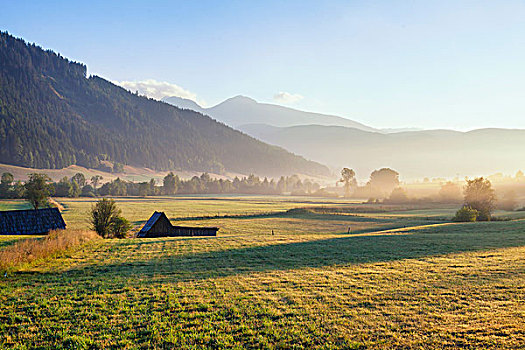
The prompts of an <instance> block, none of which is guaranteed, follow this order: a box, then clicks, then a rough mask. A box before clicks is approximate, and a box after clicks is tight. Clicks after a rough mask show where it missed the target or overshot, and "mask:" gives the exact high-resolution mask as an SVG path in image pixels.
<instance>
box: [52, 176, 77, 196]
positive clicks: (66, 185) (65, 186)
mask: <svg viewBox="0 0 525 350" xmlns="http://www.w3.org/2000/svg"><path fill="white" fill-rule="evenodd" d="M72 189H73V185H72V184H71V182H70V181H69V179H68V178H67V176H64V177H63V178H62V179H60V181H58V182H57V183H56V184H55V197H71V193H72Z"/></svg>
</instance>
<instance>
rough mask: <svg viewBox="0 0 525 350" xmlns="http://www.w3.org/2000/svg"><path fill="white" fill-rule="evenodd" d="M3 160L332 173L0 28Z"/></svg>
mask: <svg viewBox="0 0 525 350" xmlns="http://www.w3.org/2000/svg"><path fill="white" fill-rule="evenodd" d="M0 144H1V146H2V147H1V148H0V163H6V164H13V165H19V166H25V167H33V168H50V169H53V168H63V167H66V166H68V165H71V164H77V165H81V166H85V167H89V168H95V167H97V166H98V165H99V163H100V161H101V160H110V161H113V162H119V163H124V164H130V165H135V166H142V167H149V168H153V169H156V170H176V169H184V170H196V171H212V172H221V171H232V172H237V173H245V174H248V173H255V174H259V175H270V176H272V175H287V174H292V173H303V174H312V175H321V174H327V173H328V169H327V168H326V167H325V166H323V165H320V164H318V163H315V162H311V161H307V160H305V159H304V158H301V157H299V156H296V155H293V154H291V153H289V152H287V151H286V150H284V149H282V148H279V147H275V146H270V145H267V144H265V143H263V142H260V141H258V140H256V139H254V138H252V137H250V136H247V135H245V134H243V133H241V132H238V131H236V130H234V129H232V128H230V127H227V126H225V125H223V124H221V123H218V122H216V121H214V120H213V119H211V118H209V117H207V116H204V115H202V114H200V113H197V112H194V111H190V110H181V109H178V108H176V107H173V106H171V105H168V104H166V103H163V102H159V101H156V100H153V99H148V98H146V97H144V96H138V95H135V94H132V93H130V92H128V91H126V90H125V89H123V88H121V87H118V86H116V85H114V84H112V83H110V82H108V81H107V80H104V79H102V78H100V77H97V76H91V77H86V66H85V65H83V64H80V63H76V62H71V61H69V60H67V59H65V58H63V57H62V56H60V55H59V54H56V53H54V52H52V51H49V50H47V51H45V50H43V49H41V48H40V47H38V46H36V45H34V44H31V45H30V44H27V43H25V42H24V41H23V40H21V39H17V38H14V37H12V36H11V35H9V34H8V33H5V32H0Z"/></svg>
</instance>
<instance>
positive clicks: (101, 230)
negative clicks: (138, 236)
mask: <svg viewBox="0 0 525 350" xmlns="http://www.w3.org/2000/svg"><path fill="white" fill-rule="evenodd" d="M120 213H121V211H120V209H118V208H117V204H116V203H115V201H114V200H113V199H107V198H103V199H101V200H99V201H98V202H97V204H95V205H94V206H93V207H92V208H91V225H92V228H93V230H95V232H96V233H98V234H99V235H100V236H101V237H104V238H113V237H114V238H123V237H125V236H126V234H127V233H128V231H129V230H130V229H131V224H130V223H129V221H128V220H126V219H124V218H123V217H121V216H120Z"/></svg>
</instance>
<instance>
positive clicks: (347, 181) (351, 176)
mask: <svg viewBox="0 0 525 350" xmlns="http://www.w3.org/2000/svg"><path fill="white" fill-rule="evenodd" d="M339 182H342V183H344V185H345V197H350V194H351V189H352V187H355V186H357V181H356V179H355V171H353V170H352V169H349V168H343V170H341V179H340V180H339Z"/></svg>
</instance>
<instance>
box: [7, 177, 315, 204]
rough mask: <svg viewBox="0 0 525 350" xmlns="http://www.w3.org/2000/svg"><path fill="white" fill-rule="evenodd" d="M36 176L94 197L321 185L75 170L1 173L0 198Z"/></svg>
mask: <svg viewBox="0 0 525 350" xmlns="http://www.w3.org/2000/svg"><path fill="white" fill-rule="evenodd" d="M37 179H38V181H39V182H40V186H43V185H42V183H44V184H45V192H46V193H47V195H48V196H56V197H70V198H75V197H96V196H142V197H144V196H159V195H175V194H222V193H224V194H275V195H278V194H284V193H291V194H292V195H307V194H315V193H316V192H318V191H319V189H320V185H319V184H318V183H316V182H312V181H310V180H308V179H306V180H301V179H300V178H299V176H297V175H292V176H281V177H280V178H279V179H278V180H274V179H268V178H266V177H265V178H260V177H258V176H255V175H250V176H246V177H241V178H239V177H235V178H234V179H233V180H229V179H216V178H212V177H211V176H210V175H209V174H208V173H203V174H202V175H200V176H193V177H192V178H190V179H187V180H184V179H181V178H180V177H179V176H178V175H175V174H174V173H173V172H170V173H168V174H167V175H166V176H165V177H164V178H163V180H162V183H161V184H157V182H156V181H155V179H151V180H150V181H144V182H133V181H126V180H122V179H120V178H116V179H114V180H112V181H108V182H105V183H103V184H102V183H101V182H102V181H103V180H104V179H103V177H102V176H100V175H95V176H92V177H91V178H89V179H88V178H86V176H85V175H84V174H83V173H77V174H75V175H73V176H72V177H71V178H68V177H67V176H64V177H63V178H62V179H60V180H59V181H56V182H52V181H51V179H50V178H49V176H47V175H46V174H30V176H29V180H28V181H27V182H25V183H23V182H22V181H14V176H13V174H11V173H7V172H6V173H3V174H2V177H1V180H0V198H27V192H28V186H31V185H32V184H33V182H35V181H36V180H37Z"/></svg>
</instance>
